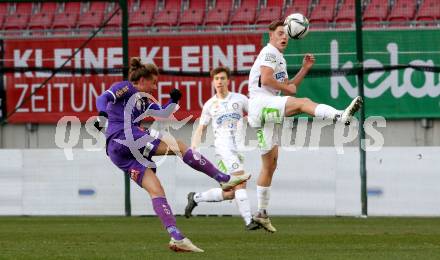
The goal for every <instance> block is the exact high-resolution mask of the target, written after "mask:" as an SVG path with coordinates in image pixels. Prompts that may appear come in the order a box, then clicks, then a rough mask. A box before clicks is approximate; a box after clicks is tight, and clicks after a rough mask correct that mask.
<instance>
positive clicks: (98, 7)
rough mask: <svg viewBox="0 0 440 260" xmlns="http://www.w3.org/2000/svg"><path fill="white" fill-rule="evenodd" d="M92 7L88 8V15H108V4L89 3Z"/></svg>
mask: <svg viewBox="0 0 440 260" xmlns="http://www.w3.org/2000/svg"><path fill="white" fill-rule="evenodd" d="M89 3H90V5H89V6H88V9H86V10H85V12H86V13H88V12H96V13H97V12H101V13H104V14H105V13H107V5H106V4H107V3H106V2H99V1H98V2H89Z"/></svg>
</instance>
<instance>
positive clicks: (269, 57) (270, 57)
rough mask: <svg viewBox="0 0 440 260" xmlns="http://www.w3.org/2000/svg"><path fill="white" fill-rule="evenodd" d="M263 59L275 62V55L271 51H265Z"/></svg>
mask: <svg viewBox="0 0 440 260" xmlns="http://www.w3.org/2000/svg"><path fill="white" fill-rule="evenodd" d="M264 61H268V62H272V63H276V62H277V56H276V55H275V54H273V53H266V56H264Z"/></svg>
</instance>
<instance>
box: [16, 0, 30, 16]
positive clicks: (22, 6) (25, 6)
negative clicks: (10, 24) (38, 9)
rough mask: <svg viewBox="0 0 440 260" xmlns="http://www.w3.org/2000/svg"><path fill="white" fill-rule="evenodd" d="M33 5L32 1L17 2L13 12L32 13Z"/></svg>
mask: <svg viewBox="0 0 440 260" xmlns="http://www.w3.org/2000/svg"><path fill="white" fill-rule="evenodd" d="M33 10H34V8H33V5H32V3H29V2H27V3H26V2H25V3H17V4H16V6H15V13H16V14H28V15H30V14H32V13H33Z"/></svg>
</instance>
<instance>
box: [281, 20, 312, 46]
mask: <svg viewBox="0 0 440 260" xmlns="http://www.w3.org/2000/svg"><path fill="white" fill-rule="evenodd" d="M284 30H285V31H286V34H287V35H288V36H289V38H291V39H295V40H299V39H303V38H304V37H305V36H306V35H307V33H308V32H309V20H308V19H307V17H305V16H304V15H302V14H300V13H294V14H291V15H289V16H287V17H286V20H284Z"/></svg>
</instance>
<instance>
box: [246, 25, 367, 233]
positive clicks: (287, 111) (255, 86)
mask: <svg viewBox="0 0 440 260" xmlns="http://www.w3.org/2000/svg"><path fill="white" fill-rule="evenodd" d="M283 25H284V23H283V21H274V22H272V23H271V24H270V25H269V43H268V44H267V46H265V47H264V48H263V49H262V50H261V51H260V53H259V55H258V57H257V59H256V60H255V62H254V64H253V66H252V69H251V71H250V74H249V115H248V119H249V124H250V125H251V126H252V127H256V128H258V129H257V139H258V145H259V148H260V150H261V153H262V155H261V160H262V166H261V172H260V175H259V177H258V180H257V200H258V203H257V204H258V212H257V213H256V214H255V215H254V217H253V219H254V220H255V221H256V222H257V223H259V224H260V225H262V226H263V227H264V228H265V229H266V230H267V231H269V232H275V231H276V229H275V227H274V226H272V224H271V221H270V219H269V217H268V214H267V208H268V205H269V200H270V189H271V183H272V177H273V174H274V172H275V169H276V167H277V160H278V145H279V142H280V129H281V127H280V125H281V123H282V121H283V118H284V117H288V116H293V115H296V114H299V113H306V114H308V115H311V116H316V117H321V118H324V119H333V120H334V121H335V122H336V121H341V122H343V123H345V124H346V125H348V124H350V120H351V118H352V116H353V114H354V113H355V112H356V111H357V110H359V108H360V106H361V105H362V99H361V98H360V97H356V98H355V99H354V100H353V101H352V102H351V104H350V105H349V106H348V107H347V108H346V109H345V110H337V109H335V108H333V107H331V106H328V105H325V104H317V103H315V102H313V101H311V100H310V99H308V98H296V97H293V96H292V95H295V94H296V92H297V88H298V86H299V85H300V83H301V81H302V80H303V79H304V77H305V76H306V74H307V73H308V72H309V70H310V69H311V68H312V66H313V64H314V63H315V57H314V56H313V55H312V54H306V55H305V56H304V59H303V64H302V67H301V69H300V70H299V72H298V73H297V74H296V75H295V77H294V78H293V79H291V80H289V78H288V75H287V64H286V60H285V59H284V56H283V52H284V50H285V49H286V47H287V43H288V36H287V35H286V33H285V32H284V26H283ZM280 94H284V95H285V96H280Z"/></svg>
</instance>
